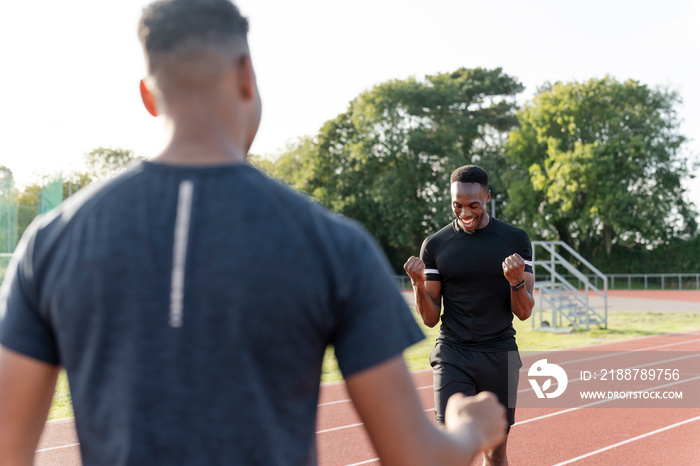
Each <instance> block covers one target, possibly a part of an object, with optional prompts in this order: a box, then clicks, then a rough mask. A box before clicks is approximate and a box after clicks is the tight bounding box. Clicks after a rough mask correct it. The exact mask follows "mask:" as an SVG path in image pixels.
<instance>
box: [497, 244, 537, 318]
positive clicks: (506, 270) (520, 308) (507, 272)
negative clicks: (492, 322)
mask: <svg viewBox="0 0 700 466" xmlns="http://www.w3.org/2000/svg"><path fill="white" fill-rule="evenodd" d="M503 275H504V276H505V277H506V280H508V283H509V284H510V306H511V310H512V311H513V314H515V315H516V316H517V317H518V319H520V320H526V319H527V318H528V317H530V315H532V307H533V306H534V305H535V298H533V296H532V290H533V288H534V286H535V277H534V275H533V274H532V273H530V272H526V271H525V260H524V259H523V258H522V257H521V256H520V254H517V253H516V254H513V255H511V256H508V257H506V259H505V260H504V261H503Z"/></svg>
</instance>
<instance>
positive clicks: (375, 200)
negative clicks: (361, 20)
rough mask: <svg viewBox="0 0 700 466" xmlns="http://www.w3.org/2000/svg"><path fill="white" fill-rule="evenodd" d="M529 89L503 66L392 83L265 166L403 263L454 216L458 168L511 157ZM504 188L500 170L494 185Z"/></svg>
mask: <svg viewBox="0 0 700 466" xmlns="http://www.w3.org/2000/svg"><path fill="white" fill-rule="evenodd" d="M521 90H522V86H521V84H520V83H519V82H518V81H517V80H516V79H515V78H513V77H511V76H508V75H506V74H504V73H503V72H502V70H501V69H500V68H499V69H494V70H485V69H481V68H477V69H464V68H463V69H459V70H457V71H455V72H454V73H442V74H437V75H432V76H426V78H425V80H424V81H418V80H416V79H414V78H410V79H406V80H394V81H389V82H385V83H382V84H380V85H378V86H375V87H374V88H373V89H371V90H369V91H367V92H364V93H362V94H361V95H360V96H358V97H357V98H356V99H354V100H353V101H352V102H351V103H350V105H349V108H348V110H347V112H345V113H343V114H341V115H338V117H336V118H335V119H333V120H330V121H328V122H327V123H326V124H325V125H324V126H323V127H322V128H321V130H320V132H319V133H318V135H317V136H316V137H315V138H313V139H309V138H307V139H302V140H300V141H299V142H298V143H297V144H295V145H292V146H290V148H288V150H287V151H286V152H285V153H284V154H283V155H282V156H281V157H280V158H279V159H278V160H277V161H276V162H273V163H272V166H270V165H269V164H268V165H266V166H265V167H264V168H263V169H265V170H267V171H268V173H271V174H273V176H278V177H279V178H281V179H282V180H284V181H286V182H288V183H290V184H291V185H292V186H294V187H296V188H297V189H300V190H301V191H304V192H306V193H308V194H309V195H311V196H312V197H313V198H315V199H317V200H318V201H319V202H321V203H322V204H324V205H325V206H327V207H329V208H330V209H332V210H335V211H337V212H340V213H342V214H344V215H346V216H348V217H352V218H355V219H357V220H359V221H361V222H362V223H363V224H364V225H365V227H366V228H367V229H368V230H369V231H370V232H371V233H372V234H373V235H374V236H375V237H376V238H377V240H378V241H379V243H380V244H381V246H382V247H383V249H384V251H385V252H386V254H387V256H388V257H389V260H390V261H391V262H392V264H393V265H394V267H395V268H396V269H400V267H401V265H402V264H403V263H404V262H405V260H406V258H407V257H408V256H410V255H412V254H417V253H418V250H419V248H420V245H421V242H422V241H423V239H424V238H425V237H426V236H427V235H428V234H430V233H433V232H435V231H436V230H437V229H439V228H440V227H441V226H443V225H444V224H445V223H446V222H447V221H448V220H449V218H450V217H451V214H450V202H449V176H450V174H451V173H452V171H453V170H454V169H455V168H457V167H459V166H461V165H465V164H468V163H479V164H480V165H482V166H484V168H486V169H487V170H488V169H492V172H495V171H496V167H498V166H499V164H500V163H502V160H503V159H502V153H501V152H502V150H501V145H502V142H503V140H504V138H505V136H506V134H507V132H508V131H509V130H510V129H511V128H513V127H514V125H515V124H516V122H517V120H516V118H515V102H514V96H515V95H516V94H517V93H518V92H520V91H521ZM502 190H503V185H502V183H501V182H500V180H499V179H498V177H494V183H493V185H492V192H493V193H494V194H497V193H498V192H499V191H501V192H502Z"/></svg>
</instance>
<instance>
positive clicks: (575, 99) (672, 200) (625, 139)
mask: <svg viewBox="0 0 700 466" xmlns="http://www.w3.org/2000/svg"><path fill="white" fill-rule="evenodd" d="M679 102H680V99H679V97H678V95H677V94H676V93H674V92H671V91H669V90H664V89H652V88H650V87H648V86H645V85H642V84H640V83H639V82H637V81H632V80H628V81H625V82H618V81H616V80H614V79H613V78H611V77H609V76H606V77H605V78H603V79H591V80H589V81H587V82H584V83H578V82H571V83H566V84H565V83H555V84H553V85H547V86H545V87H543V88H542V89H540V90H539V92H538V94H537V95H536V96H535V97H534V99H533V100H532V102H530V103H529V104H527V105H525V106H524V107H523V108H522V109H521V110H520V111H519V112H518V120H519V122H520V127H519V128H518V129H515V130H513V131H512V132H511V134H510V138H509V142H508V146H507V158H508V159H509V160H510V162H511V170H510V172H509V174H508V178H507V182H508V184H509V189H508V197H509V204H508V207H507V212H508V215H510V216H511V217H512V218H516V219H517V220H518V221H519V223H521V224H523V225H528V226H529V229H530V232H531V234H533V235H534V236H535V237H540V238H548V239H561V240H563V241H565V242H567V243H569V244H571V245H573V246H574V247H576V248H579V249H581V250H582V252H584V253H585V254H586V255H588V256H589V257H592V256H593V255H595V254H597V253H599V252H602V251H605V253H606V254H607V255H609V254H610V253H611V251H612V248H613V246H615V245H619V246H622V245H634V244H643V245H647V246H649V247H651V246H655V245H658V244H666V243H667V242H668V240H669V239H670V238H673V237H674V236H679V235H680V236H682V235H686V236H689V235H692V234H694V233H695V231H696V230H697V223H696V220H695V215H696V214H695V212H694V210H693V206H692V205H691V204H689V203H688V202H687V201H686V200H685V199H684V194H685V190H684V188H683V186H682V180H683V179H684V178H685V177H686V176H688V174H689V172H690V169H691V164H690V161H689V159H688V158H687V157H686V156H685V154H684V152H683V143H684V142H685V137H684V136H683V135H681V134H680V133H679V130H678V126H679V121H678V118H677V115H676V111H675V105H677V104H678V103H679Z"/></svg>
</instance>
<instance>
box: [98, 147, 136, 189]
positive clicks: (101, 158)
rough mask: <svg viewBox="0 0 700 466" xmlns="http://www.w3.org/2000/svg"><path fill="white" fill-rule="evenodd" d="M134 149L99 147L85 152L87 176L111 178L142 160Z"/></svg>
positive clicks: (101, 178)
mask: <svg viewBox="0 0 700 466" xmlns="http://www.w3.org/2000/svg"><path fill="white" fill-rule="evenodd" d="M141 159H142V157H139V156H137V155H136V154H135V153H134V151H132V150H129V149H121V148H116V149H114V148H107V147H98V148H97V149H93V150H91V151H90V152H88V153H87V154H85V165H86V166H87V172H86V174H85V175H86V176H87V177H89V178H90V179H91V180H93V181H96V180H103V179H106V178H110V177H112V176H114V175H116V174H117V173H119V172H121V171H123V170H125V169H126V168H128V167H129V166H130V165H131V164H133V163H134V162H136V161H138V160H141Z"/></svg>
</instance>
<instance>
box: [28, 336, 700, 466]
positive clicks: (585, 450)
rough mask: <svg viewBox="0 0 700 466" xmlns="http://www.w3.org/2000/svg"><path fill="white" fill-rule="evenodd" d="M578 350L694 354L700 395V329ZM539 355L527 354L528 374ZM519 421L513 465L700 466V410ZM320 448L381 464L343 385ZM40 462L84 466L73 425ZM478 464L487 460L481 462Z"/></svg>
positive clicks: (428, 402) (60, 430)
mask: <svg viewBox="0 0 700 466" xmlns="http://www.w3.org/2000/svg"><path fill="white" fill-rule="evenodd" d="M573 351H575V352H576V354H577V355H579V354H580V355H581V357H580V358H579V359H585V358H586V357H587V354H586V353H587V352H588V351H595V352H600V351H610V352H628V351H659V352H660V351H668V352H669V353H668V355H669V358H671V357H676V356H677V354H678V353H670V351H674V352H680V351H686V352H688V353H685V354H687V355H689V356H688V357H685V358H684V359H683V360H682V361H679V362H678V363H677V364H679V366H678V367H681V370H682V371H683V379H682V380H681V382H682V383H680V384H679V385H678V386H677V387H676V388H684V390H688V391H689V390H690V389H691V388H692V389H694V391H695V393H696V394H697V393H698V392H699V391H700V331H694V332H687V333H678V334H667V335H654V336H648V337H642V338H637V339H634V340H625V341H620V342H613V343H606V344H601V345H594V346H589V347H585V348H578V349H576V350H573ZM573 351H572V352H573ZM695 352H697V356H695ZM568 353H570V352H568V351H567V354H568ZM589 354H599V353H589ZM536 357H537V355H530V354H526V355H523V363H524V366H523V367H524V369H525V368H527V367H529V366H530V365H531V364H532V362H534V361H535V359H534V358H536ZM674 367H675V366H674ZM413 377H414V381H415V384H416V387H417V388H418V392H419V394H420V398H421V400H422V402H423V406H424V408H425V409H426V415H427V416H429V417H430V418H431V419H432V408H433V394H432V374H431V372H430V371H429V370H427V371H419V372H415V373H414V374H413ZM689 379H690V380H689ZM520 381H521V383H520V390H519V392H520V394H519V399H520V400H521V403H522V402H523V401H524V400H526V399H527V397H528V396H534V395H532V393H531V392H532V389H531V388H530V387H529V386H528V383H527V380H526V377H523V376H522V375H521V379H520ZM569 383H570V384H572V383H575V380H573V379H572V380H570V382H569ZM696 399H697V398H696ZM516 416H517V422H516V424H515V426H513V429H512V430H511V434H510V438H509V441H508V454H509V459H510V463H511V464H512V465H537V466H542V465H564V464H576V465H616V466H617V465H662V464H674V465H689V466H690V465H698V464H700V404H696V405H694V406H691V407H688V408H682V409H678V408H675V409H674V408H643V407H637V408H607V407H604V406H601V407H587V408H561V409H552V408H548V409H543V408H518V411H517V413H516ZM317 447H318V454H319V463H320V464H321V465H322V466H335V465H343V466H347V465H360V464H379V461H378V460H377V457H376V454H375V452H374V450H373V449H372V446H371V444H370V442H369V439H368V437H367V434H366V432H365V430H364V427H363V426H362V423H361V421H360V420H359V418H358V416H357V414H356V413H355V411H354V409H353V407H352V403H351V402H350V401H349V399H348V395H347V392H346V390H345V385H344V384H343V383H335V384H326V385H323V386H322V389H321V395H320V399H319V408H318V421H317ZM36 464H37V465H59V466H60V465H78V464H80V456H79V450H78V446H77V439H76V437H75V432H74V430H73V423H72V421H70V420H68V421H57V422H56V421H55V422H49V423H47V425H46V429H45V432H44V436H43V437H42V440H41V443H40V446H39V451H38V453H37V457H36ZM473 464H474V465H478V464H481V461H480V460H479V459H477V460H476V461H475V462H474V463H473Z"/></svg>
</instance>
